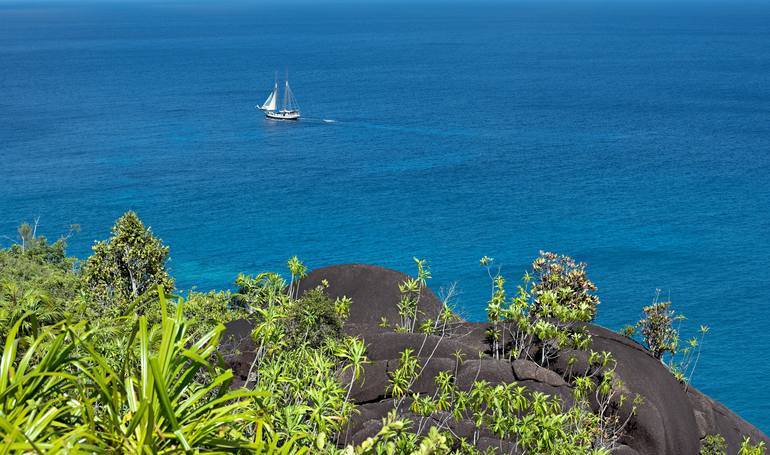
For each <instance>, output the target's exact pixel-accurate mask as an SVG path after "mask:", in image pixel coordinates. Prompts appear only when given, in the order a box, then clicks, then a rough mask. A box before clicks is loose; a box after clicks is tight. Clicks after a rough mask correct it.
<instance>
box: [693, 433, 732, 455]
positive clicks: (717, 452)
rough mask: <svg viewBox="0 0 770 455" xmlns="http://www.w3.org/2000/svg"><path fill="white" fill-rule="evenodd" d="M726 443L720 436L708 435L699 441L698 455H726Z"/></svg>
mask: <svg viewBox="0 0 770 455" xmlns="http://www.w3.org/2000/svg"><path fill="white" fill-rule="evenodd" d="M726 451H727V443H726V442H725V438H724V436H722V435H721V434H709V435H706V437H705V438H704V439H703V441H701V446H700V452H699V454H700V455H727V452H726Z"/></svg>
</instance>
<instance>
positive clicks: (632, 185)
mask: <svg viewBox="0 0 770 455" xmlns="http://www.w3.org/2000/svg"><path fill="white" fill-rule="evenodd" d="M735 3H736V2H733V3H731V2H727V1H725V2H706V1H704V2H697V1H681V0H680V1H679V2H673V3H672V2H646V3H645V2H634V1H623V2H609V1H598V0H597V1H589V0H583V1H580V0H578V1H563V2H557V1H546V2H534V1H532V2H493V1H481V2H470V1H468V2H464V1H455V2H448V3H439V2H429V1H423V2H418V3H412V2H377V3H366V4H361V3H353V2H351V3H334V2H299V3H297V2H280V3H277V2H265V1H263V2H243V3H238V2H231V1H227V2H213V1H210V2H208V1H204V2H192V1H190V2H179V1H157V2H155V1H145V2H140V3H118V2H115V3H98V2H81V3H72V2H69V1H50V2H45V3H35V2H0V166H1V169H2V171H1V172H0V238H2V240H0V244H2V245H3V246H7V245H8V244H9V243H10V241H9V240H8V237H13V236H14V235H15V229H16V226H18V224H19V223H21V222H23V221H30V220H33V219H34V218H35V217H39V225H40V227H39V232H40V233H42V234H45V235H47V236H49V237H51V238H55V237H57V236H58V235H61V234H64V233H66V232H67V228H68V226H69V225H70V224H73V223H77V224H79V225H80V226H81V231H80V232H79V233H77V234H76V235H74V236H73V237H72V238H70V240H69V245H70V248H69V251H70V252H71V253H72V254H74V255H76V256H78V257H81V258H84V257H86V256H87V255H88V254H89V251H90V247H91V245H92V244H93V241H94V240H96V239H104V238H107V237H108V236H109V230H110V227H111V225H112V223H113V222H114V220H115V219H116V218H118V217H119V216H120V215H121V214H122V213H123V212H125V211H126V210H129V209H132V210H135V211H137V212H138V214H139V216H140V217H141V218H142V219H143V220H144V221H145V222H146V223H147V224H148V225H150V226H151V227H152V230H153V232H154V233H155V234H157V235H158V236H159V237H161V238H162V239H163V240H164V241H165V242H166V243H167V244H168V245H169V246H170V247H171V261H170V268H171V270H172V273H173V274H174V275H175V276H176V277H177V283H178V285H179V287H180V288H183V289H189V288H193V287H195V288H197V289H200V290H207V289H221V288H228V287H231V286H232V282H233V279H234V278H235V276H236V275H237V274H238V273H239V272H245V273H257V272H260V271H265V270H285V262H286V260H287V259H288V258H289V257H290V256H292V255H295V254H296V255H298V256H299V257H300V258H301V259H303V260H304V261H305V262H306V263H307V264H308V265H309V266H310V267H311V268H314V267H320V266H323V265H328V264H335V263H353V262H359V263H375V264H380V265H383V266H387V267H393V268H396V269H399V270H403V271H406V272H411V271H413V270H414V264H413V260H412V258H413V257H414V256H416V257H419V258H422V259H426V260H428V262H429V264H430V266H431V270H432V273H433V279H432V280H431V281H430V285H431V286H432V287H433V288H434V289H435V290H436V291H437V292H438V291H440V290H441V289H446V288H447V287H448V286H449V285H451V283H456V284H457V289H458V290H459V291H460V293H459V295H458V296H457V298H456V299H455V304H456V305H457V307H458V308H459V310H460V311H461V313H462V314H464V315H465V316H466V317H467V318H469V319H474V320H481V319H483V318H484V307H485V303H486V300H487V299H488V297H489V292H490V286H489V282H488V277H487V275H486V272H485V271H484V270H483V269H482V268H481V267H480V266H479V262H478V261H479V258H481V257H482V256H484V255H488V256H491V257H494V258H495V259H496V264H498V265H499V266H500V267H501V271H502V273H503V274H504V275H505V276H506V277H507V279H508V283H509V289H510V290H514V289H515V285H516V283H517V281H518V280H519V278H520V277H521V276H522V275H523V273H524V271H525V270H526V269H527V267H528V264H529V263H530V262H531V261H532V260H533V259H534V258H535V257H536V256H537V254H538V251H539V250H541V249H542V250H550V251H556V252H559V253H563V254H568V255H571V256H573V257H574V258H576V259H578V260H580V261H585V262H586V263H588V274H589V277H590V278H592V279H593V280H594V281H595V282H596V284H597V286H598V287H599V292H598V294H599V297H600V298H601V305H600V307H599V315H598V319H597V322H598V323H600V324H602V325H605V326H607V327H609V328H611V329H619V328H621V327H622V326H623V325H625V324H627V323H633V322H635V321H636V320H638V319H639V318H640V316H641V308H642V307H643V306H644V305H647V304H649V303H650V302H651V301H652V299H653V298H654V296H655V292H656V291H655V290H656V289H660V290H661V294H662V296H663V297H664V298H666V299H669V298H670V299H671V300H672V301H673V305H674V308H675V309H677V310H679V311H680V312H682V313H683V314H684V315H685V316H686V317H687V320H686V321H685V322H684V323H683V325H682V330H683V332H684V333H685V335H686V336H689V335H694V334H695V333H696V331H697V329H698V326H699V325H700V324H706V325H708V326H710V327H711V330H710V332H709V333H708V334H707V336H706V338H705V342H704V344H703V352H702V355H701V357H700V361H699V363H698V366H697V369H696V371H695V373H694V377H693V382H694V384H695V385H696V386H697V387H698V388H700V389H702V390H703V391H704V392H705V393H707V394H709V395H710V396H712V397H714V398H715V399H717V400H719V401H721V402H723V403H724V404H726V405H727V406H728V407H730V408H731V409H733V410H734V411H736V412H737V413H739V414H740V415H741V416H743V417H744V418H746V419H747V420H749V421H751V422H752V423H754V424H755V425H757V426H758V427H759V428H761V429H762V430H764V431H765V432H770V388H768V387H767V378H768V377H770V363H768V362H767V361H766V359H767V353H768V350H770V330H768V329H767V327H768V324H770V266H769V264H768V263H769V262H770V241H769V240H768V239H770V156H768V153H770V27H768V25H767V24H770V4H768V3H761V2H757V3H743V4H735ZM276 71H277V72H278V75H279V77H280V78H281V79H283V77H284V75H285V72H286V71H288V75H289V79H290V81H291V84H292V88H293V90H294V93H295V95H296V97H297V99H298V101H299V103H300V105H301V108H302V114H303V119H302V120H300V121H299V122H296V123H281V122H274V121H268V120H265V119H264V118H263V116H262V115H261V113H260V112H259V111H257V110H256V109H255V105H257V104H260V103H262V102H263V101H264V99H265V98H266V97H267V95H268V94H269V92H270V90H271V88H272V85H273V82H274V74H275V72H276ZM3 236H7V237H3Z"/></svg>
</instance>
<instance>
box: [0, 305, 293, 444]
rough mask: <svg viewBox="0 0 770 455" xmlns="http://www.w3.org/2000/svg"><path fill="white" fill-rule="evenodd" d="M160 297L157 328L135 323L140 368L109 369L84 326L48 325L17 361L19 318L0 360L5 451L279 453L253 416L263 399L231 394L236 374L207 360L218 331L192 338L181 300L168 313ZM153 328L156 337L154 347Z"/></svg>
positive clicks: (254, 394) (126, 365)
mask: <svg viewBox="0 0 770 455" xmlns="http://www.w3.org/2000/svg"><path fill="white" fill-rule="evenodd" d="M159 292H160V306H161V308H162V309H163V311H162V312H163V317H162V320H161V322H160V324H159V325H158V326H157V327H155V328H154V329H150V328H148V324H147V319H146V318H145V317H140V318H139V319H138V320H137V323H136V325H135V326H134V330H133V331H132V336H131V338H130V340H129V344H130V345H132V346H136V348H137V349H136V350H135V351H134V350H130V351H129V352H130V353H134V352H136V355H137V357H138V358H137V359H136V362H135V363H136V364H138V365H139V368H138V369H133V368H132V367H131V366H130V365H132V364H133V362H125V363H124V365H123V366H122V367H121V368H118V369H114V368H112V367H111V366H110V365H109V363H108V362H107V360H106V359H105V358H104V357H103V356H102V355H101V354H100V353H99V351H98V349H97V348H96V347H95V346H94V345H93V342H92V338H91V337H92V334H93V331H92V330H91V329H89V327H88V326H87V324H86V323H85V322H80V323H77V324H70V323H68V322H63V323H60V324H57V325H55V326H47V327H44V328H43V329H42V330H41V331H40V332H39V333H38V334H36V335H35V336H34V337H32V339H31V340H30V344H29V346H28V348H27V349H26V351H25V353H24V355H23V356H21V357H19V355H18V354H19V351H18V347H19V345H20V343H21V342H22V339H21V338H19V336H18V330H19V328H20V326H21V324H22V321H18V322H17V323H16V324H15V325H14V327H13V328H12V329H11V331H10V332H9V333H8V335H7V337H6V342H5V347H4V350H3V355H2V360H0V427H2V428H3V432H2V434H3V436H2V439H0V444H1V445H2V449H3V451H4V452H5V451H13V452H32V451H34V452H41V451H45V452H60V451H66V450H69V449H73V448H77V449H78V450H82V451H86V452H113V453H139V452H151V453H168V452H180V451H191V450H196V451H198V450H204V451H211V450H213V451H235V450H243V449H246V450H248V449H253V450H254V452H255V453H277V452H276V450H275V448H273V449H271V448H270V447H271V445H273V446H275V443H274V442H273V440H272V438H271V437H270V435H267V434H265V433H264V430H263V425H262V419H261V417H260V416H259V413H258V410H259V409H260V408H261V400H263V399H264V398H266V394H265V393H264V392H258V391H247V390H235V391H233V390H230V389H229V385H230V382H231V381H232V372H231V371H229V370H225V369H223V368H222V367H221V366H219V365H217V364H216V363H211V361H210V360H209V359H210V358H211V357H212V356H215V354H216V349H217V345H218V339H219V334H220V333H221V331H222V329H223V327H222V326H219V327H217V328H216V329H215V330H212V331H211V332H209V333H206V334H205V335H203V336H202V337H201V338H198V339H192V338H190V337H189V336H188V335H187V321H186V320H185V319H184V313H183V306H184V303H183V302H182V301H179V302H178V303H177V307H176V312H175V315H173V316H169V315H166V311H165V307H166V301H165V299H164V297H163V294H162V290H161V291H159ZM152 332H157V333H158V336H159V343H158V344H157V346H155V347H153V346H152V343H151V342H150V338H151V335H150V334H151V333H152ZM130 355H132V354H130ZM36 358H37V359H39V360H37V361H34V360H33V359H36ZM201 372H205V374H204V375H203V376H201V375H200V373H201ZM201 377H204V378H207V379H205V380H203V381H198V379H200V378H201ZM292 446H293V442H289V443H287V445H286V446H285V447H286V448H287V451H288V449H291V447H292Z"/></svg>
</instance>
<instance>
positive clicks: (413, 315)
mask: <svg viewBox="0 0 770 455" xmlns="http://www.w3.org/2000/svg"><path fill="white" fill-rule="evenodd" d="M413 259H414V262H415V264H417V278H411V277H409V278H407V279H406V280H404V281H403V282H402V283H401V284H399V285H398V289H399V291H400V292H401V300H400V301H399V302H398V314H399V315H400V317H401V324H400V325H399V326H398V327H397V330H398V331H399V332H414V331H415V329H416V328H417V327H418V326H417V320H418V318H419V317H420V316H421V315H423V313H422V312H421V311H420V309H419V307H420V297H421V296H422V290H423V289H424V288H425V286H426V285H427V282H428V280H429V279H430V278H431V274H430V269H429V268H428V263H427V261H425V260H422V259H417V258H413Z"/></svg>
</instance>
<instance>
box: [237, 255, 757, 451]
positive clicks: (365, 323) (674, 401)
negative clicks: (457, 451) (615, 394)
mask: <svg viewBox="0 0 770 455" xmlns="http://www.w3.org/2000/svg"><path fill="white" fill-rule="evenodd" d="M404 279H406V275H405V274H403V273H400V272H397V271H394V270H388V269H384V268H382V267H376V266H369V265H338V266H331V267H324V268H321V269H317V270H315V271H314V272H312V273H311V274H310V275H308V276H307V277H306V278H305V279H304V280H303V281H302V283H301V285H300V292H303V291H304V290H307V289H310V288H313V287H315V286H317V285H319V284H320V283H321V281H322V280H326V281H328V284H329V286H328V288H327V289H326V292H327V294H328V295H329V296H330V297H332V298H336V297H340V296H343V295H344V296H347V297H350V298H351V299H352V300H353V304H352V305H351V309H350V318H349V320H348V322H347V323H346V324H345V327H344V331H345V333H346V334H348V335H352V336H358V337H361V338H363V339H364V341H365V343H366V344H367V356H368V358H369V359H370V363H369V364H367V365H366V366H365V368H364V372H363V377H362V378H361V379H360V380H359V381H358V382H356V383H355V384H354V386H353V389H352V393H351V396H352V398H353V400H354V401H356V403H357V404H358V407H357V409H358V412H357V414H355V415H354V417H353V418H352V419H351V421H350V423H349V425H348V428H347V429H346V431H345V432H344V433H345V435H346V436H345V440H346V441H347V442H356V443H359V442H361V441H363V440H364V439H366V438H367V437H370V436H373V435H374V434H376V433H377V431H379V429H380V427H381V421H382V419H383V418H384V417H386V416H387V414H388V412H389V411H390V410H392V409H393V407H394V405H395V403H396V400H394V399H393V398H392V397H389V396H388V393H387V390H388V386H389V378H390V375H391V373H392V372H393V371H394V370H395V369H396V368H397V367H398V364H399V361H400V360H399V359H400V356H401V352H402V351H403V350H404V349H407V348H408V349H412V350H413V351H414V352H413V355H414V356H415V357H417V358H418V360H419V363H420V365H421V366H422V371H421V374H420V376H419V377H418V378H417V380H416V381H415V383H414V385H413V388H412V390H413V391H415V392H419V393H429V394H431V393H433V392H434V391H435V384H434V377H435V376H436V375H437V374H438V373H439V372H440V371H450V372H452V373H453V374H455V373H456V374H457V377H456V381H457V384H458V386H459V387H461V388H462V389H466V390H467V389H468V388H470V386H471V385H472V383H473V381H474V380H476V379H478V380H485V381H487V382H489V383H491V384H500V383H510V382H517V383H518V384H520V385H523V386H525V387H527V388H528V389H529V390H530V391H540V392H542V393H546V394H548V395H552V396H560V397H561V399H562V402H563V403H564V405H565V406H571V404H572V400H573V398H572V388H571V386H570V385H569V384H568V382H567V381H569V379H570V376H571V375H572V373H575V374H581V373H583V372H585V371H587V370H590V366H589V365H588V364H587V354H586V353H585V352H574V351H573V352H569V351H564V352H562V353H560V354H559V356H558V357H557V358H555V359H553V361H552V362H550V363H549V364H548V365H547V368H546V367H543V366H541V365H538V364H536V363H534V362H531V361H528V360H516V361H514V362H509V361H507V360H496V359H493V358H492V357H491V356H490V353H489V345H488V343H487V341H486V334H485V332H486V329H487V327H488V326H487V324H484V323H471V322H461V323H459V324H454V325H453V327H452V330H451V335H447V336H443V337H439V336H435V335H434V336H426V335H422V334H414V333H395V332H393V330H392V329H389V328H383V327H380V326H379V322H380V320H381V318H382V317H386V318H387V319H388V321H389V322H390V323H391V324H393V323H395V322H398V320H399V315H398V310H397V308H396V305H397V303H398V301H399V299H400V295H399V290H398V285H399V283H401V282H402V281H403V280H404ZM420 309H421V310H422V311H425V312H426V313H427V314H430V315H434V314H436V313H437V312H438V311H439V310H440V309H441V302H440V300H439V299H438V298H436V296H435V295H434V294H433V293H432V292H431V291H430V290H425V291H424V292H423V295H422V297H421V302H420ZM588 329H589V331H590V332H591V334H592V336H593V346H592V349H593V350H595V351H608V352H611V353H612V355H613V357H614V358H615V360H616V361H617V367H616V374H617V378H618V379H620V380H621V381H623V387H622V391H623V393H624V394H626V395H627V397H628V398H633V396H634V395H635V394H639V395H641V396H642V397H643V399H644V402H643V403H642V404H641V405H640V406H639V408H638V413H637V415H636V416H633V417H631V420H630V424H629V426H628V427H627V434H626V435H625V436H624V437H623V438H622V439H621V441H620V442H621V443H622V444H621V445H620V446H619V447H617V448H616V450H615V453H618V454H621V453H622V454H627V455H659V454H661V455H663V454H676V455H679V454H684V455H688V454H693V455H695V454H697V453H698V452H699V447H700V441H701V439H702V438H704V437H705V436H706V435H709V434H717V433H718V434H721V435H722V436H724V437H725V440H726V441H727V444H728V448H729V450H728V453H736V451H737V450H738V447H739V445H740V441H741V439H742V438H743V436H750V437H751V438H752V439H753V440H754V441H756V442H758V441H766V442H767V443H768V444H770V440H768V438H767V437H766V436H765V435H764V434H762V433H761V432H760V431H759V430H757V429H756V428H755V427H753V426H752V425H750V424H749V423H747V422H745V421H744V420H742V419H741V418H740V417H738V416H737V415H735V414H734V413H732V412H731V411H730V410H729V409H727V408H725V407H724V406H722V405H721V404H719V403H717V402H715V401H713V400H711V399H710V398H708V397H707V396H705V395H703V394H701V393H700V392H698V391H697V390H695V389H693V388H689V390H687V391H685V388H684V387H683V386H682V384H680V383H679V382H678V381H676V379H674V377H673V376H672V375H671V373H670V372H669V371H668V369H667V368H666V367H665V366H664V365H663V364H662V363H661V362H660V361H659V360H657V359H655V358H653V357H652V356H651V355H650V354H649V353H648V352H647V351H646V350H645V349H644V348H643V347H642V346H640V345H639V344H637V343H636V342H634V341H632V340H630V339H628V338H626V337H623V336H621V335H618V334H616V333H614V332H611V331H609V330H606V329H604V328H601V327H598V326H594V325H588ZM250 333H251V323H249V322H248V321H234V322H231V323H229V324H227V328H226V331H225V334H224V336H223V346H224V347H225V350H226V351H227V352H225V356H226V359H227V360H228V362H229V363H230V365H231V367H232V368H233V370H234V373H235V377H236V379H235V381H234V385H235V386H240V385H243V383H244V382H245V381H246V379H247V376H248V370H249V368H250V367H251V363H252V362H253V359H254V353H253V351H254V343H253V342H252V341H251V336H250ZM458 352H459V353H461V354H462V358H463V360H462V361H461V362H458V360H457V359H456V357H455V353H458ZM570 357H574V358H575V361H574V363H572V364H570V363H569V362H568V359H569V358H570ZM350 375H351V372H350V371H347V372H342V373H341V374H340V381H341V382H343V383H345V384H347V383H348V382H349V381H350ZM563 378H567V381H565V380H564V379H563ZM630 402H631V400H630V399H629V400H628V401H627V402H626V404H625V405H624V406H623V407H622V408H621V409H620V414H621V416H623V417H624V416H627V415H628V414H629V412H630V406H631V405H630ZM410 403H411V401H410V398H406V399H404V400H403V402H402V403H401V406H400V407H399V411H400V413H401V416H403V417H407V418H409V419H411V420H412V421H413V422H417V423H418V424H419V423H422V424H423V425H422V430H423V432H425V431H427V429H428V428H429V427H430V424H431V423H432V422H431V421H430V420H426V419H425V418H421V417H420V416H416V415H414V414H412V413H411V412H410V411H409V406H410ZM433 418H434V419H435V418H438V419H441V416H438V417H437V416H433ZM446 423H447V425H448V426H449V428H450V430H451V431H452V432H453V433H454V434H456V435H458V436H461V437H465V438H466V439H468V440H470V439H471V436H472V435H473V434H474V433H475V432H474V426H473V423H472V421H470V420H469V419H467V418H461V419H460V420H459V421H456V420H454V419H448V420H447V421H446ZM477 436H478V437H479V439H478V440H477V446H478V447H480V448H485V447H493V448H500V447H503V448H504V450H506V451H507V450H508V449H510V448H511V447H510V445H509V444H510V442H506V441H500V440H499V439H498V438H496V437H495V436H494V435H493V434H490V433H489V432H486V431H483V430H482V431H480V432H479V433H478V434H477ZM514 453H515V452H514Z"/></svg>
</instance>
